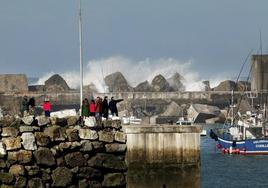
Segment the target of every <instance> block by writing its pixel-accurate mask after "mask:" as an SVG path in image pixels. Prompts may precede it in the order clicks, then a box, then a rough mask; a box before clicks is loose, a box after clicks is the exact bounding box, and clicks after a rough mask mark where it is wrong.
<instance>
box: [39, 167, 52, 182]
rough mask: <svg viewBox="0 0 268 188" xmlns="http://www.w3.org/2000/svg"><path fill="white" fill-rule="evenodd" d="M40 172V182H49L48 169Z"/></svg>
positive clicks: (49, 172) (49, 171)
mask: <svg viewBox="0 0 268 188" xmlns="http://www.w3.org/2000/svg"><path fill="white" fill-rule="evenodd" d="M41 171H42V181H44V182H48V181H50V180H51V176H50V174H51V170H50V169H48V170H47V169H43V170H41Z"/></svg>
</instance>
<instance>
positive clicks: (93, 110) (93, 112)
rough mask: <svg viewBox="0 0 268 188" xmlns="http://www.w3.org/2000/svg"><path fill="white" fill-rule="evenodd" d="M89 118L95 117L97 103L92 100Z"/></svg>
mask: <svg viewBox="0 0 268 188" xmlns="http://www.w3.org/2000/svg"><path fill="white" fill-rule="evenodd" d="M89 116H95V101H94V100H91V102H90V104H89Z"/></svg>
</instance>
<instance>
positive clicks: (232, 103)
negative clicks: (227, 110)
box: [231, 90, 234, 125]
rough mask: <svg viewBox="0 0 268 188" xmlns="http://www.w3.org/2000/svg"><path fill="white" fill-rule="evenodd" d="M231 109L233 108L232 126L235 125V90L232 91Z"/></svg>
mask: <svg viewBox="0 0 268 188" xmlns="http://www.w3.org/2000/svg"><path fill="white" fill-rule="evenodd" d="M231 108H232V120H231V121H232V122H231V125H234V90H232V101H231Z"/></svg>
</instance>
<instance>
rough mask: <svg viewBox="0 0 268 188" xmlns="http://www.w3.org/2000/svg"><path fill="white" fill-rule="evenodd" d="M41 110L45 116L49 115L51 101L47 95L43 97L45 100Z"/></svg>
mask: <svg viewBox="0 0 268 188" xmlns="http://www.w3.org/2000/svg"><path fill="white" fill-rule="evenodd" d="M43 110H44V112H45V116H46V117H50V111H51V103H50V101H49V98H48V97H46V98H45V101H44V103H43Z"/></svg>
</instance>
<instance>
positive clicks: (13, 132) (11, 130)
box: [1, 127, 19, 137]
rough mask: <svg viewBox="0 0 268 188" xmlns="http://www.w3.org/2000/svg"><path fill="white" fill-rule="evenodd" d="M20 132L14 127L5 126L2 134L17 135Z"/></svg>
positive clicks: (5, 135)
mask: <svg viewBox="0 0 268 188" xmlns="http://www.w3.org/2000/svg"><path fill="white" fill-rule="evenodd" d="M18 134H19V131H18V130H17V129H16V128H14V127H4V128H3V129H2V134H1V135H2V136H3V137H17V136H18Z"/></svg>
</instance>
